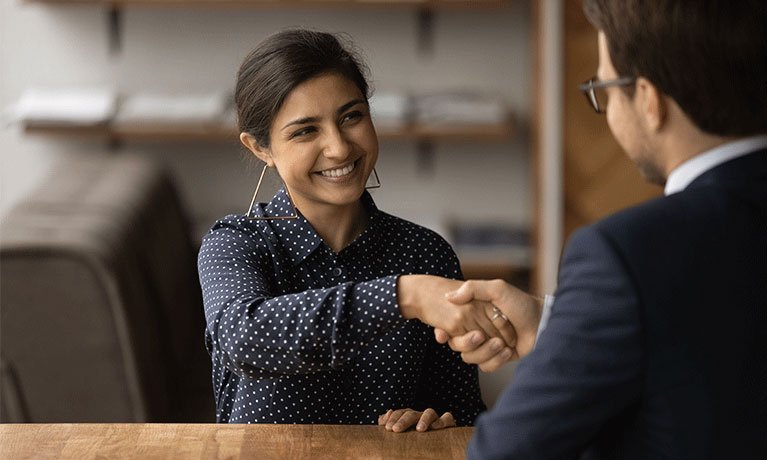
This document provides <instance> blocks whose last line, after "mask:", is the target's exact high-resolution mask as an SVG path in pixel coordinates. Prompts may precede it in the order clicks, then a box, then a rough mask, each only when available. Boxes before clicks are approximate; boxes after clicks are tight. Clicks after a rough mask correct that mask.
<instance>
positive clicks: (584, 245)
mask: <svg viewBox="0 0 767 460" xmlns="http://www.w3.org/2000/svg"><path fill="white" fill-rule="evenodd" d="M640 338H641V321H640V313H639V297H638V294H637V292H636V289H635V287H634V284H633V282H632V279H631V276H630V274H629V273H628V270H627V269H626V266H625V265H624V264H623V262H622V259H621V257H620V256H619V255H618V254H617V252H616V250H615V248H614V247H613V246H612V245H611V244H610V242H609V241H608V240H607V238H606V237H604V236H603V235H602V234H601V233H599V232H598V231H596V230H594V229H593V228H587V229H585V230H582V231H579V232H577V233H576V234H575V235H574V236H573V238H572V239H571V241H570V243H569V244H568V246H567V249H566V251H565V255H564V258H563V263H562V270H561V272H560V283H559V288H558V290H557V294H556V300H555V302H554V305H553V307H552V311H551V317H550V319H549V323H548V326H547V328H546V332H545V333H544V334H542V335H541V337H540V339H539V340H538V343H537V344H536V345H535V349H534V350H533V351H532V352H531V353H530V355H529V356H527V357H526V358H525V359H524V360H522V361H521V362H520V364H519V366H518V367H517V369H516V371H515V375H514V380H513V382H512V383H511V385H510V386H509V387H508V388H506V390H505V391H504V393H503V394H502V396H501V398H500V399H499V400H498V402H497V403H496V405H495V407H494V408H493V409H492V410H491V411H489V412H487V413H485V414H483V415H481V416H480V417H479V418H478V420H477V424H476V425H477V427H476V430H475V435H474V438H473V439H472V441H471V443H470V445H469V449H468V458H469V459H483V460H492V459H495V458H527V459H537V458H576V457H577V455H578V454H580V453H581V452H582V451H583V450H584V449H585V448H586V447H587V446H588V443H589V440H590V439H593V438H594V436H595V435H596V433H597V432H598V431H599V430H600V429H602V428H603V427H604V426H605V424H606V423H608V421H609V420H610V419H611V418H613V417H615V416H617V415H618V414H620V413H621V412H622V411H624V410H626V408H627V407H629V406H630V405H631V404H632V402H633V401H634V400H635V399H636V397H637V396H638V395H639V392H640V390H641V374H642V372H643V367H642V346H641V340H640ZM499 440H503V442H499Z"/></svg>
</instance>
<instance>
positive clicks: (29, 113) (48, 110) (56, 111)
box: [13, 88, 117, 126]
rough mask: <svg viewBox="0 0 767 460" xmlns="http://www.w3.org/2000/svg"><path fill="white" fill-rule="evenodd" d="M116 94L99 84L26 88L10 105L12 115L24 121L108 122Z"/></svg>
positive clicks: (86, 123) (54, 122) (81, 124)
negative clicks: (81, 86)
mask: <svg viewBox="0 0 767 460" xmlns="http://www.w3.org/2000/svg"><path fill="white" fill-rule="evenodd" d="M116 106H117V95H116V93H115V92H114V91H112V90H109V89H103V88H92V89H45V88H31V89H28V90H26V91H25V92H24V93H23V94H22V96H21V98H20V99H19V101H18V102H17V103H16V105H15V107H14V110H13V112H14V114H15V118H16V119H17V120H18V121H21V122H23V123H25V124H28V125H42V124H46V125H50V124H56V125H67V126H87V125H98V124H102V123H106V122H108V121H109V120H110V119H111V118H112V116H113V115H114V113H115V108H116Z"/></svg>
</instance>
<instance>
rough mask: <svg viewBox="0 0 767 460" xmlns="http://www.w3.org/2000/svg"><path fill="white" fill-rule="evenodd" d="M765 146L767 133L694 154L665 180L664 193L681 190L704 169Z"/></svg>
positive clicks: (707, 169) (766, 146)
mask: <svg viewBox="0 0 767 460" xmlns="http://www.w3.org/2000/svg"><path fill="white" fill-rule="evenodd" d="M765 148H767V135H761V136H753V137H747V138H744V139H739V140H737V141H734V142H729V143H727V144H724V145H720V146H719V147H716V148H714V149H711V150H709V151H707V152H703V153H701V154H699V155H695V156H694V157H692V158H690V159H689V160H687V161H685V162H684V163H682V164H681V165H679V166H677V167H676V169H674V170H673V171H672V172H671V174H669V176H668V180H667V181H666V187H665V190H664V193H665V194H666V195H671V194H672V193H677V192H681V191H682V190H684V189H685V188H687V186H688V185H690V183H692V181H694V180H695V179H697V178H698V177H699V176H701V175H702V174H703V173H705V172H706V171H709V170H711V169H713V168H715V167H717V166H719V165H720V164H722V163H725V162H727V161H730V160H734V159H735V158H738V157H740V156H743V155H746V154H748V153H751V152H755V151H757V150H762V149H765Z"/></svg>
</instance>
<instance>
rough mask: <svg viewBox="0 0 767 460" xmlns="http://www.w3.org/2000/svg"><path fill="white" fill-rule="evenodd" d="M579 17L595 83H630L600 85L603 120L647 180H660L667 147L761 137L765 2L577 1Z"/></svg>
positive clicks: (765, 97) (765, 119) (765, 106)
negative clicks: (604, 96)
mask: <svg viewBox="0 0 767 460" xmlns="http://www.w3.org/2000/svg"><path fill="white" fill-rule="evenodd" d="M584 11H585V13H586V15H587V17H588V19H589V20H590V21H591V22H592V24H594V26H595V27H596V28H597V29H598V30H599V37H600V38H599V48H600V67H599V72H598V77H599V79H600V80H609V79H612V78H617V77H634V78H636V83H635V84H633V85H629V86H621V87H613V88H609V89H608V94H609V97H610V100H609V103H608V110H607V121H608V124H609V125H610V128H611V130H612V131H613V134H614V135H615V137H616V139H617V140H618V142H619V143H620V145H621V146H622V147H623V148H624V150H626V152H627V153H628V155H629V157H630V158H631V159H632V160H634V161H635V162H636V163H637V165H638V166H639V167H640V171H642V173H643V175H644V176H645V178H646V179H648V180H650V181H652V182H659V183H662V182H663V181H664V180H665V175H666V174H667V173H668V172H669V171H668V170H669V163H673V162H671V161H670V160H669V158H667V156H665V155H666V152H664V148H665V147H669V146H670V145H673V146H677V145H678V144H679V143H680V142H682V143H684V141H685V140H686V139H691V140H694V139H698V138H706V137H708V138H711V139H715V138H725V139H726V138H735V137H743V136H749V135H755V134H763V133H767V83H765V82H767V47H765V46H764V44H763V41H764V37H767V2H764V1H762V0H653V1H647V0H585V1H584ZM680 140H681V141H680ZM665 150H668V149H665ZM692 153H700V152H699V151H698V152H692Z"/></svg>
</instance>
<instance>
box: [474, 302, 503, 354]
mask: <svg viewBox="0 0 767 460" xmlns="http://www.w3.org/2000/svg"><path fill="white" fill-rule="evenodd" d="M490 308H492V307H490ZM491 316H492V315H491ZM474 321H475V323H476V324H477V327H478V328H479V329H481V330H483V331H484V332H485V334H487V336H488V337H499V338H500V339H501V340H503V341H504V342H505V341H506V340H505V339H504V337H503V334H501V331H499V330H498V328H497V327H495V324H493V322H492V321H491V320H490V316H487V313H485V308H484V307H482V308H477V311H476V314H475V315H474ZM507 345H512V344H508V343H507Z"/></svg>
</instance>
